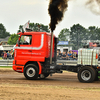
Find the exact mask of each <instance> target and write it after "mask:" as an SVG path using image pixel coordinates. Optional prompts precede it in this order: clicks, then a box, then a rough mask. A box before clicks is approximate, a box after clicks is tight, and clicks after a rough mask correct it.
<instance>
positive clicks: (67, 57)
mask: <svg viewBox="0 0 100 100" xmlns="http://www.w3.org/2000/svg"><path fill="white" fill-rule="evenodd" d="M68 54H69V52H67V54H66V59H67V60H68V59H69V56H68Z"/></svg>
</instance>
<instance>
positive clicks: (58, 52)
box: [57, 51, 59, 59]
mask: <svg viewBox="0 0 100 100" xmlns="http://www.w3.org/2000/svg"><path fill="white" fill-rule="evenodd" d="M57 59H59V51H57Z"/></svg>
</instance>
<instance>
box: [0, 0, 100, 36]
mask: <svg viewBox="0 0 100 100" xmlns="http://www.w3.org/2000/svg"><path fill="white" fill-rule="evenodd" d="M0 1H1V3H0V23H2V24H3V25H4V26H5V28H6V30H7V31H8V32H10V34H13V33H17V30H18V29H19V25H24V24H25V23H26V22H28V21H29V20H30V22H34V23H41V24H44V25H49V23H50V16H49V14H48V5H49V0H0ZM86 2H87V0H70V1H69V2H68V8H67V11H66V12H65V14H64V18H63V20H62V21H61V22H60V23H59V24H58V25H57V26H56V29H55V31H54V34H55V35H56V36H58V34H59V33H60V31H61V30H62V29H64V28H68V29H70V27H72V26H73V25H74V24H78V23H79V24H81V25H82V26H83V27H85V28H88V27H89V26H97V27H100V15H99V14H96V13H94V12H93V11H94V10H97V11H99V8H97V6H94V5H92V6H93V7H92V10H90V7H91V6H90V5H89V6H86V5H85V4H86Z"/></svg>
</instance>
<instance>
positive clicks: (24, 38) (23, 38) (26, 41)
mask: <svg viewBox="0 0 100 100" xmlns="http://www.w3.org/2000/svg"><path fill="white" fill-rule="evenodd" d="M31 41H32V36H31V35H22V36H21V38H20V42H19V43H20V44H23V45H30V44H31Z"/></svg>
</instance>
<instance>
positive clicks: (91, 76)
mask: <svg viewBox="0 0 100 100" xmlns="http://www.w3.org/2000/svg"><path fill="white" fill-rule="evenodd" d="M95 77H96V71H95V70H94V68H92V67H88V66H87V67H83V68H81V69H80V70H79V72H78V80H79V81H80V82H84V83H90V82H93V81H94V80H95Z"/></svg>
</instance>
